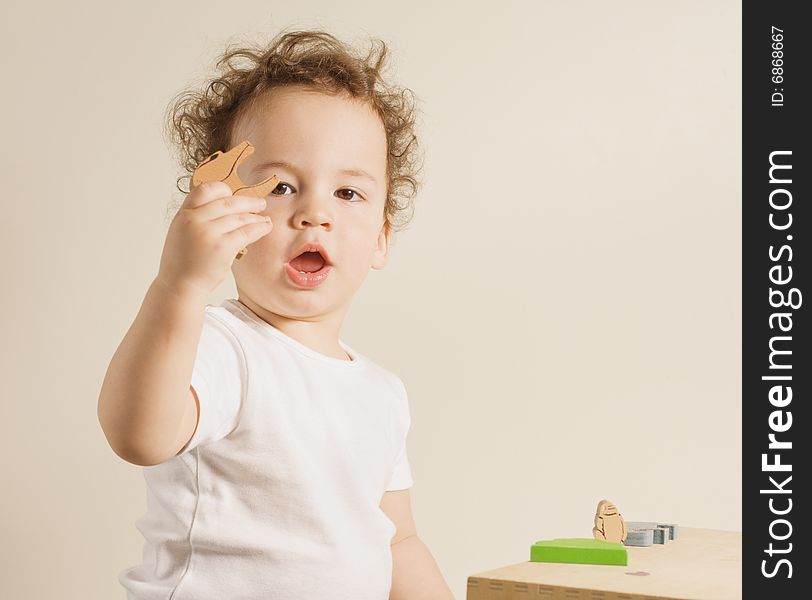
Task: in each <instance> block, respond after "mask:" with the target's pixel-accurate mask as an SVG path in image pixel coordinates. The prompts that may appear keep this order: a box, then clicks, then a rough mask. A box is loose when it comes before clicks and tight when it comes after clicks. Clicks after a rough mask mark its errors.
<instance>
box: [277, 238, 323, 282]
mask: <svg viewBox="0 0 812 600" xmlns="http://www.w3.org/2000/svg"><path fill="white" fill-rule="evenodd" d="M331 267H332V263H331V262H330V258H329V257H328V256H327V251H326V250H325V249H324V248H323V247H322V246H321V245H319V244H315V243H306V244H304V245H302V246H300V247H299V253H298V254H297V255H296V256H294V257H293V258H291V259H290V260H289V261H288V262H287V263H285V272H286V273H287V274H288V277H289V278H290V280H291V281H292V282H293V283H295V284H297V285H298V286H301V287H308V288H312V287H316V286H317V285H319V284H321V283H322V282H323V281H324V280H325V279H326V278H327V275H329V274H330V269H331Z"/></svg>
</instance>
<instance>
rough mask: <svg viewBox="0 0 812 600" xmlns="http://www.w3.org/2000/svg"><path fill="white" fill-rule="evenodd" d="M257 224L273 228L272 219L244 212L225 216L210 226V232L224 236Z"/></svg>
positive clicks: (212, 222)
mask: <svg viewBox="0 0 812 600" xmlns="http://www.w3.org/2000/svg"><path fill="white" fill-rule="evenodd" d="M256 223H260V224H261V223H267V224H268V225H269V226H270V227H273V223H272V222H271V221H270V217H268V216H266V215H258V214H255V213H251V212H242V213H237V214H232V215H225V216H224V217H220V218H219V219H215V220H214V221H211V222H210V223H209V224H208V228H209V231H210V232H211V233H213V234H214V235H220V236H224V235H226V234H228V233H231V232H232V231H234V230H236V229H239V228H240V227H245V226H246V225H253V224H256Z"/></svg>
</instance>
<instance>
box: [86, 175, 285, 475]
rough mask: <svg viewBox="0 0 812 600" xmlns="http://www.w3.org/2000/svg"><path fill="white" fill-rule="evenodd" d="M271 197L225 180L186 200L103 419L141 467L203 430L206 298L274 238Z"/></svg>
mask: <svg viewBox="0 0 812 600" xmlns="http://www.w3.org/2000/svg"><path fill="white" fill-rule="evenodd" d="M265 208H266V201H265V199H264V198H255V197H249V196H239V195H237V196H235V195H233V194H231V189H230V188H229V187H228V185H226V184H225V183H223V182H221V181H212V182H208V183H203V184H201V185H199V186H197V187H195V188H194V189H193V190H192V191H191V192H189V194H188V195H187V196H186V199H185V200H184V202H183V204H182V205H181V207H180V210H179V211H178V213H177V214H176V215H175V218H174V219H173V220H172V224H171V225H170V226H169V233H168V234H167V236H166V242H165V244H164V251H163V254H162V255H161V266H160V269H159V271H158V276H157V277H156V278H155V280H154V281H153V282H152V285H150V288H149V290H148V291H147V295H146V297H145V298H144V302H143V303H142V305H141V310H139V311H138V315H137V316H136V318H135V321H134V322H133V324H132V326H131V327H130V329H129V331H127V334H126V336H125V337H124V339H123V340H122V342H121V344H120V345H119V347H118V349H117V350H116V353H115V354H114V355H113V358H112V360H111V361H110V366H109V367H108V368H107V374H106V375H105V377H104V383H103V384H102V389H101V392H100V394H99V405H98V417H99V423H100V424H101V426H102V430H104V435H105V436H106V437H107V441H108V443H109V444H110V447H111V448H112V449H113V451H114V452H115V453H116V454H118V455H119V456H120V457H121V458H123V459H124V460H126V461H128V462H131V463H135V464H138V465H143V466H147V465H155V464H158V463H161V462H163V461H165V460H168V459H170V458H172V457H173V456H174V455H175V454H176V453H177V452H178V451H179V450H180V449H181V448H183V446H185V445H186V442H188V441H189V439H190V438H191V437H192V434H193V433H194V430H195V427H196V426H197V419H198V409H199V407H198V406H197V398H196V396H194V395H193V392H192V389H191V379H192V372H193V369H194V364H195V358H196V357H197V345H198V343H199V341H200V336H201V334H202V332H203V319H204V317H205V310H206V299H207V297H208V294H209V292H211V291H212V290H213V289H215V288H216V287H217V286H218V285H219V284H220V283H221V282H222V281H223V280H224V279H225V278H226V276H227V275H228V272H229V271H230V268H231V264H232V262H233V261H234V255H235V254H236V252H237V250H238V249H239V248H241V247H244V246H246V245H248V244H250V243H252V242H255V241H256V240H258V239H259V238H261V237H262V236H264V235H267V234H268V233H270V231H271V229H272V227H273V224H272V223H271V221H270V217H266V216H263V215H261V214H256V213H255V212H254V211H263V210H265Z"/></svg>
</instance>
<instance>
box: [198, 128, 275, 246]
mask: <svg viewBox="0 0 812 600" xmlns="http://www.w3.org/2000/svg"><path fill="white" fill-rule="evenodd" d="M253 153H254V147H253V146H252V145H251V142H249V141H248V140H245V141H244V142H242V143H240V144H237V145H236V146H234V147H233V148H232V149H231V150H229V151H228V152H221V151H217V152H215V153H214V154H212V155H211V156H209V157H208V158H207V159H206V160H204V161H203V162H202V163H200V164H199V165H198V166H197V168H196V169H195V172H194V173H193V174H192V188H195V187H197V186H198V185H200V184H201V183H204V182H206V181H222V182H223V183H225V184H226V185H228V187H230V188H231V193H232V195H235V196H236V195H237V194H239V195H240V196H254V197H256V198H264V197H265V196H267V195H268V194H270V193H271V192H272V191H273V190H274V189H275V188H276V186H277V185H279V177H277V176H276V175H272V176H271V177H269V178H268V179H266V180H265V181H261V182H259V183H256V184H254V185H245V184H244V183H243V182H242V180H241V179H240V177H239V175H237V167H239V166H240V163H241V162H243V161H244V160H245V159H246V158H248V157H249V156H251V155H252V154H253ZM246 252H247V249H246V248H243V249H242V250H240V251H239V252H238V253H237V256H236V257H235V259H236V260H239V259H241V258H242V257H243V255H244V254H245V253H246Z"/></svg>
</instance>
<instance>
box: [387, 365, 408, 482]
mask: <svg viewBox="0 0 812 600" xmlns="http://www.w3.org/2000/svg"><path fill="white" fill-rule="evenodd" d="M398 382H399V387H400V393H399V394H398V397H397V402H396V404H395V410H394V427H393V431H394V433H395V439H394V444H395V446H394V447H395V462H394V467H393V470H392V475H391V477H390V478H389V485H388V486H386V491H387V492H389V491H393V490H405V489H406V488H410V487H412V485H413V484H414V481H413V480H412V471H411V468H410V467H409V458H408V456H407V452H406V436H407V435H408V433H409V428H410V427H411V423H412V421H411V415H410V414H409V399H408V395H407V393H406V386H404V385H403V382H402V381H400V379H398Z"/></svg>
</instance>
